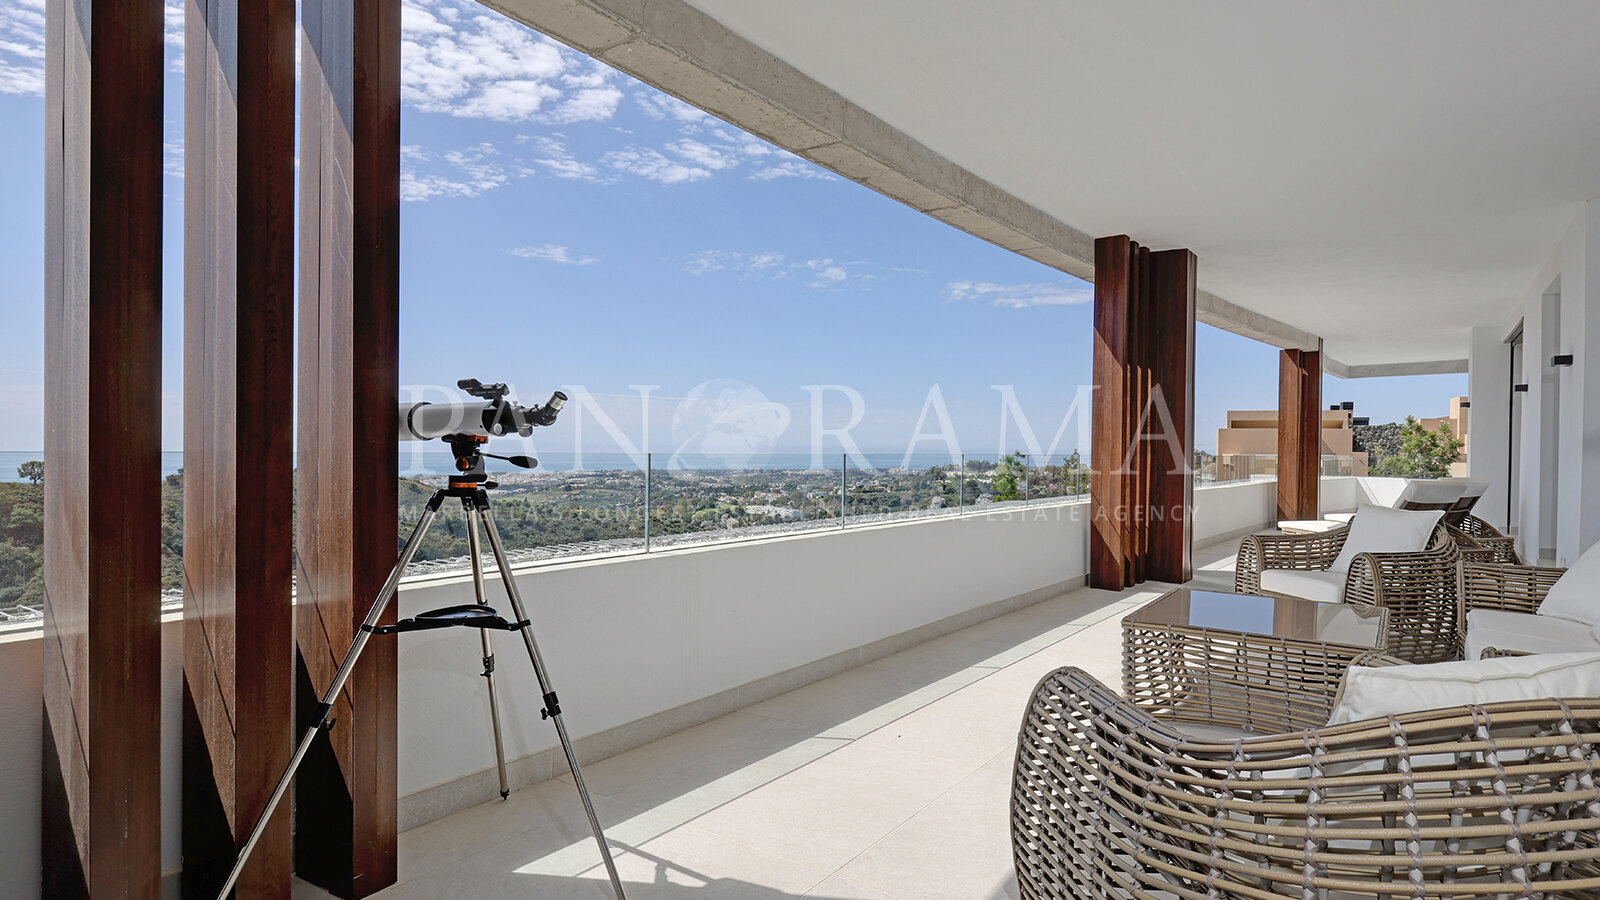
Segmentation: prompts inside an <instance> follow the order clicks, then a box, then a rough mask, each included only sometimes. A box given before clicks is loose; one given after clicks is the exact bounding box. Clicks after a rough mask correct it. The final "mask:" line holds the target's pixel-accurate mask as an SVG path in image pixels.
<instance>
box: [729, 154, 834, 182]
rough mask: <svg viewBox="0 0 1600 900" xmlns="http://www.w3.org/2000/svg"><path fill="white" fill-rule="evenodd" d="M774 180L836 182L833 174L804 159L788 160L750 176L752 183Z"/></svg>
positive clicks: (759, 170) (758, 170)
mask: <svg viewBox="0 0 1600 900" xmlns="http://www.w3.org/2000/svg"><path fill="white" fill-rule="evenodd" d="M774 178H822V179H825V180H828V181H833V180H836V179H835V178H834V175H833V173H831V172H829V171H828V170H826V169H824V168H822V167H820V166H816V165H813V164H812V163H809V162H806V161H805V160H802V159H791V160H786V161H784V162H781V163H778V164H777V165H775V166H767V167H766V168H764V169H757V170H756V171H755V172H752V173H751V174H750V180H751V181H771V180H773V179H774Z"/></svg>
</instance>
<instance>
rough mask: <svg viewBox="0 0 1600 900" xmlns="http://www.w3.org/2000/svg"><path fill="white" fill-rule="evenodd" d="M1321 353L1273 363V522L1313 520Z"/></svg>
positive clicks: (1300, 353) (1292, 354)
mask: <svg viewBox="0 0 1600 900" xmlns="http://www.w3.org/2000/svg"><path fill="white" fill-rule="evenodd" d="M1321 448H1322V353H1321V352H1320V351H1317V350H1285V351H1283V352H1282V354H1281V355H1280V356H1279V359H1278V518H1279V519H1315V518H1317V516H1319V515H1320V514H1321V509H1320V506H1319V501H1318V494H1317V489H1318V486H1319V485H1320V483H1321V475H1322V450H1321Z"/></svg>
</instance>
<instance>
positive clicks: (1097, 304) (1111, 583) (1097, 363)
mask: <svg viewBox="0 0 1600 900" xmlns="http://www.w3.org/2000/svg"><path fill="white" fill-rule="evenodd" d="M1132 243H1133V242H1132V241H1131V240H1129V238H1128V237H1127V236H1126V235H1117V236H1114V237H1104V238H1100V239H1098V240H1096V241H1095V244H1094V261H1095V266H1094V270H1095V279H1094V360H1093V366H1094V369H1093V371H1094V375H1093V377H1094V387H1095V391H1094V402H1093V405H1092V410H1093V426H1092V429H1091V433H1092V436H1091V447H1092V449H1091V453H1090V461H1091V463H1092V466H1091V468H1090V472H1089V585H1090V586H1091V587H1097V588H1104V589H1106V590H1112V591H1119V590H1122V588H1124V587H1125V586H1126V585H1127V583H1128V581H1127V579H1128V574H1129V573H1128V570H1127V566H1128V560H1127V527H1126V526H1127V512H1128V498H1127V497H1126V495H1125V490H1124V489H1125V487H1126V482H1127V477H1126V474H1125V470H1124V466H1123V460H1124V458H1125V457H1126V456H1127V452H1128V441H1127V432H1128V411H1127V397H1126V394H1127V392H1126V386H1127V373H1126V367H1127V338H1128V304H1129V302H1130V296H1129V292H1128V288H1129V270H1130V265H1131V257H1132V252H1131V251H1132Z"/></svg>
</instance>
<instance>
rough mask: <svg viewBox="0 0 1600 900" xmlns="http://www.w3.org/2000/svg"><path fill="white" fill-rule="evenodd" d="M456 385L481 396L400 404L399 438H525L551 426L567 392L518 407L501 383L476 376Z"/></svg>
mask: <svg viewBox="0 0 1600 900" xmlns="http://www.w3.org/2000/svg"><path fill="white" fill-rule="evenodd" d="M456 386H457V387H459V388H461V389H462V390H464V391H466V392H467V393H468V394H471V395H472V396H474V397H477V398H480V399H478V400H472V401H467V402H464V403H463V402H457V403H429V402H427V401H414V402H402V403H401V404H400V440H402V441H431V440H435V439H438V438H446V437H450V436H452V435H461V436H465V437H485V438H489V437H502V436H504V435H509V434H516V435H520V436H522V437H527V436H528V435H530V434H532V433H533V429H534V426H536V425H550V424H553V423H554V422H555V420H556V415H557V414H558V413H560V412H561V408H562V407H564V406H566V405H567V395H566V394H563V393H561V392H560V391H556V392H555V393H553V394H551V395H550V399H549V400H548V401H546V402H545V404H544V405H543V406H518V405H517V404H516V403H514V402H512V401H510V400H507V399H506V394H507V393H509V389H508V388H507V387H506V386H505V385H504V384H490V385H485V384H483V383H482V382H480V381H478V380H477V379H476V378H463V379H462V380H461V381H459V382H457V383H456Z"/></svg>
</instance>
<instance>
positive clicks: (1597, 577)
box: [1539, 544, 1600, 625]
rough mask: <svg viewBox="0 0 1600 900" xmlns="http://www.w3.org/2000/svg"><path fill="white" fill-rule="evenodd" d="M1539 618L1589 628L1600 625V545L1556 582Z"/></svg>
mask: <svg viewBox="0 0 1600 900" xmlns="http://www.w3.org/2000/svg"><path fill="white" fill-rule="evenodd" d="M1539 615H1541V616H1555V617H1556V618H1558V619H1571V620H1572V621H1574V622H1582V623H1583V624H1585V625H1594V624H1596V623H1597V622H1600V544H1595V545H1594V546H1592V547H1590V548H1589V549H1588V550H1585V551H1584V552H1583V555H1582V556H1580V557H1578V561H1577V562H1575V563H1573V564H1572V568H1570V569H1568V570H1567V574H1565V575H1562V576H1561V577H1560V578H1558V579H1556V583H1555V584H1553V585H1551V586H1550V593H1548V594H1545V595H1544V602H1542V603H1540V604H1539Z"/></svg>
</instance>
